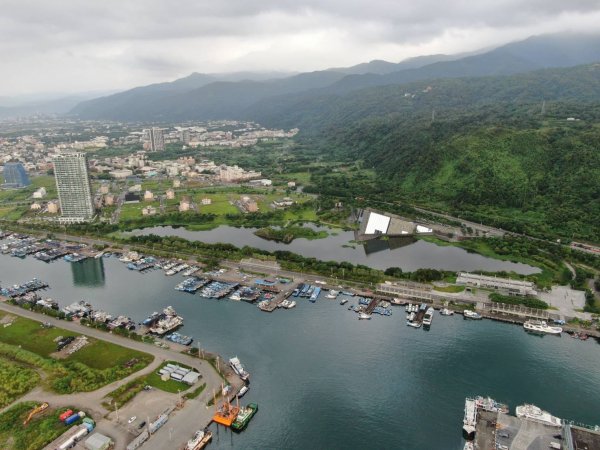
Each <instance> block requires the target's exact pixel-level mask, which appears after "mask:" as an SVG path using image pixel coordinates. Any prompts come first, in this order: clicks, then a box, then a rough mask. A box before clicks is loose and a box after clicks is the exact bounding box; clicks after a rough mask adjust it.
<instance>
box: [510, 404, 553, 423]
mask: <svg viewBox="0 0 600 450" xmlns="http://www.w3.org/2000/svg"><path fill="white" fill-rule="evenodd" d="M516 412H517V417H518V418H519V419H526V420H531V421H532V422H537V423H541V424H542V425H548V426H551V427H562V420H560V419H559V418H558V417H555V416H553V415H552V414H550V413H549V412H546V411H544V410H542V409H540V408H538V407H537V406H535V405H529V404H525V405H521V406H517V409H516Z"/></svg>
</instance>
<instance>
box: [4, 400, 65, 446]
mask: <svg viewBox="0 0 600 450" xmlns="http://www.w3.org/2000/svg"><path fill="white" fill-rule="evenodd" d="M36 406H39V403H35V402H22V403H17V404H16V405H14V406H12V407H11V408H9V409H7V410H6V411H4V412H3V413H2V414H0V448H2V449H3V450H38V449H40V448H43V447H44V446H45V445H47V444H49V443H50V442H52V441H53V440H54V439H56V438H58V437H59V436H60V435H61V434H63V433H64V432H65V431H67V430H68V429H69V427H65V425H64V423H62V422H61V421H60V420H59V418H58V416H59V415H60V414H62V413H63V412H64V411H66V410H67V408H61V409H55V410H50V409H48V410H46V411H44V412H43V413H41V414H39V415H36V416H34V417H33V419H31V421H30V422H29V423H28V424H27V425H26V426H24V425H23V421H24V420H25V419H26V418H27V416H28V414H29V413H30V412H31V410H32V409H33V408H35V407H36Z"/></svg>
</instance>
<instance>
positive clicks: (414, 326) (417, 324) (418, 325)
mask: <svg viewBox="0 0 600 450" xmlns="http://www.w3.org/2000/svg"><path fill="white" fill-rule="evenodd" d="M406 325H408V326H409V327H413V328H421V322H411V321H410V320H407V321H406Z"/></svg>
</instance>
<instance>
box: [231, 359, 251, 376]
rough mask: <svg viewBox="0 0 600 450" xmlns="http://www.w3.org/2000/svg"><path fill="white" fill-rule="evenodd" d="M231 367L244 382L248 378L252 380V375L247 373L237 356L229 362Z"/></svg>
mask: <svg viewBox="0 0 600 450" xmlns="http://www.w3.org/2000/svg"><path fill="white" fill-rule="evenodd" d="M229 365H230V366H231V368H232V369H233V371H234V372H235V373H237V374H238V376H239V377H240V378H241V379H242V380H244V381H246V380H248V378H250V374H249V373H248V372H246V369H244V366H242V363H241V362H240V360H239V358H238V357H237V356H235V357H233V358H231V359H230V360H229Z"/></svg>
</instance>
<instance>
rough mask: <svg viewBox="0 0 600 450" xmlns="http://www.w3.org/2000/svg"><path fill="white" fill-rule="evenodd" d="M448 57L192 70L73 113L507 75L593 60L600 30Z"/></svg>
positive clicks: (236, 110) (296, 98)
mask: <svg viewBox="0 0 600 450" xmlns="http://www.w3.org/2000/svg"><path fill="white" fill-rule="evenodd" d="M453 58H456V55H455V56H454V57H453V56H447V55H430V56H423V57H418V58H412V59H409V60H406V61H403V62H400V63H389V62H386V61H371V62H370V63H365V64H359V65H356V66H352V67H350V68H341V69H339V68H338V69H329V70H323V71H316V72H310V73H302V74H298V75H293V76H289V77H284V78H276V79H268V80H256V81H254V80H241V81H215V79H214V77H213V76H211V75H204V74H192V75H190V76H188V77H185V78H181V79H179V80H175V81H173V82H170V83H159V84H155V85H150V86H144V87H139V88H135V89H131V90H129V91H125V92H121V93H117V94H114V95H111V96H108V97H102V98H98V99H93V100H89V101H85V102H82V103H80V104H78V105H77V106H76V107H75V108H73V109H72V110H71V113H72V114H75V115H78V116H79V117H81V118H84V119H113V120H124V121H179V120H209V119H247V118H250V119H252V118H253V117H252V114H254V112H255V111H257V110H258V109H257V106H258V105H265V104H268V103H269V102H270V101H272V102H273V103H274V104H277V105H281V106H282V108H286V107H287V106H289V104H291V103H298V102H301V101H303V100H305V101H312V99H314V98H318V97H323V98H326V97H327V96H329V95H343V94H346V93H349V92H352V91H357V90H361V89H364V88H368V87H375V86H386V85H400V84H405V83H411V82H416V81H422V80H433V79H442V78H462V77H483V76H495V75H511V74H517V73H525V72H529V71H533V70H537V69H543V68H548V67H568V66H573V65H577V64H586V63H592V62H596V61H600V35H583V34H554V35H544V36H534V37H531V38H528V39H526V40H523V41H519V42H514V43H510V44H507V45H504V46H501V47H498V48H496V49H493V50H490V51H487V52H484V53H480V54H474V55H470V56H464V57H459V58H458V59H453ZM395 69H399V70H395ZM390 70H391V71H390ZM286 105H287V106H286Z"/></svg>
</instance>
